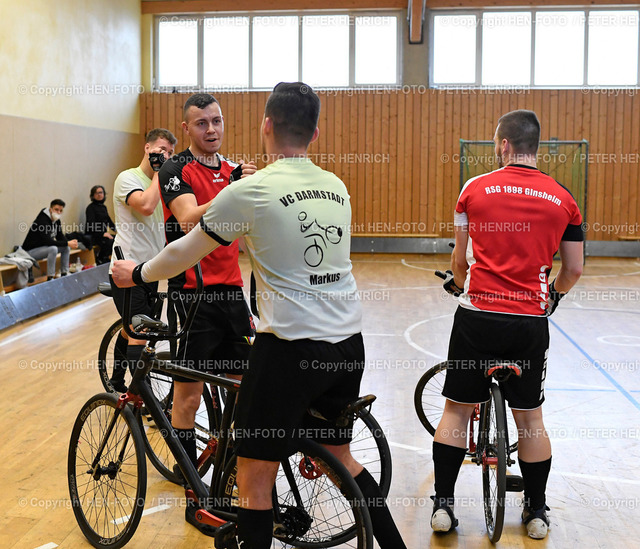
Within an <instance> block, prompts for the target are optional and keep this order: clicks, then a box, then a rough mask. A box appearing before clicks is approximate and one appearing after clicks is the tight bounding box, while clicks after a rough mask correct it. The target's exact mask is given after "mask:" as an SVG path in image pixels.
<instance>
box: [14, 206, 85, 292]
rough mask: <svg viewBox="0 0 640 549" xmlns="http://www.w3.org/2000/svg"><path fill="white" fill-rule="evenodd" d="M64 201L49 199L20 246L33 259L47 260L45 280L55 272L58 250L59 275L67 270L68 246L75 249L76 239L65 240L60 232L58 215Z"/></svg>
mask: <svg viewBox="0 0 640 549" xmlns="http://www.w3.org/2000/svg"><path fill="white" fill-rule="evenodd" d="M64 207H65V203H64V202H63V201H62V200H60V199H59V198H55V199H54V200H52V201H51V204H50V205H49V207H48V208H44V209H43V210H42V211H41V212H40V213H39V214H38V217H36V218H35V220H34V222H33V223H32V224H31V228H30V229H29V232H28V233H27V237H26V238H25V239H24V243H23V244H22V247H23V248H24V249H25V250H26V251H27V252H29V255H30V256H31V257H33V258H34V259H45V258H46V260H47V280H51V279H52V278H54V276H55V274H56V256H57V255H58V252H60V275H61V276H65V275H66V274H67V273H68V272H69V248H73V249H76V248H77V247H78V241H77V240H76V239H75V238H74V239H72V240H69V241H67V238H66V237H65V235H64V233H63V232H62V225H61V224H60V217H61V216H62V212H63V211H64Z"/></svg>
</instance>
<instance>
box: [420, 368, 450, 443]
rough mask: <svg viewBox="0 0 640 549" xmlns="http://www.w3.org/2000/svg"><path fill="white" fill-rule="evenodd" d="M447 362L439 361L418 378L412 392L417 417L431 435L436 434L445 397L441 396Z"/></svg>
mask: <svg viewBox="0 0 640 549" xmlns="http://www.w3.org/2000/svg"><path fill="white" fill-rule="evenodd" d="M446 371H447V362H446V361H445V362H440V363H439V364H436V365H435V366H433V367H432V368H430V369H429V370H427V371H426V372H425V373H424V375H423V376H422V377H421V378H420V379H419V381H418V384H417V385H416V390H415V392H414V394H413V405H414V407H415V409H416V414H418V419H419V420H420V423H422V425H423V427H424V428H425V429H426V430H427V431H429V434H430V435H431V436H434V435H435V434H436V429H437V428H438V423H440V418H442V413H443V411H444V403H445V401H446V399H445V398H444V397H443V396H442V388H443V387H444V378H445V375H446Z"/></svg>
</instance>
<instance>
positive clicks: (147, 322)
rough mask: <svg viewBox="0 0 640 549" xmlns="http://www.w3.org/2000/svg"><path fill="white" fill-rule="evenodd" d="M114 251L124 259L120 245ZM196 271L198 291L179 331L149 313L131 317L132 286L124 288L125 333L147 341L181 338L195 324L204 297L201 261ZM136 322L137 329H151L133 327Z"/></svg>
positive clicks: (123, 324) (123, 316)
mask: <svg viewBox="0 0 640 549" xmlns="http://www.w3.org/2000/svg"><path fill="white" fill-rule="evenodd" d="M113 252H114V253H115V254H116V258H118V259H120V260H124V254H123V253H122V249H121V248H120V246H114V248H113ZM193 269H194V271H195V274H196V293H195V295H194V300H193V303H192V304H191V306H190V307H189V311H188V312H187V318H186V319H185V322H184V324H183V325H182V326H181V327H180V330H179V331H178V332H173V333H172V332H171V331H170V330H169V327H168V326H167V325H166V324H164V323H163V322H160V321H158V320H154V319H152V318H150V317H148V316H147V315H134V316H133V318H132V317H131V288H125V289H124V306H123V310H124V314H123V315H122V327H123V329H124V331H125V333H126V334H127V335H128V336H129V337H131V338H133V339H144V340H145V341H176V340H178V339H180V338H181V337H182V336H183V335H184V334H185V333H186V332H187V331H188V330H189V328H191V324H193V319H194V318H195V316H196V310H197V309H198V303H199V302H200V298H201V297H202V293H203V289H204V284H203V282H202V268H201V267H200V262H198V263H196V264H195V265H194V268H193ZM134 324H135V328H136V329H145V330H149V331H146V332H144V333H143V332H138V331H135V330H132V329H131V325H134Z"/></svg>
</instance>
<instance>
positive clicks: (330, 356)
mask: <svg viewBox="0 0 640 549" xmlns="http://www.w3.org/2000/svg"><path fill="white" fill-rule="evenodd" d="M363 371H364V344H363V341H362V335H361V334H355V335H353V336H351V337H349V338H347V339H345V340H344V341H341V342H339V343H327V342H326V341H314V340H310V339H299V340H294V341H286V340H283V339H279V338H277V337H276V336H275V335H273V334H266V333H260V334H258V335H257V336H256V341H255V343H254V344H253V347H252V349H251V356H250V359H249V371H248V372H247V373H246V374H245V376H244V377H243V378H242V384H241V388H240V396H239V399H238V409H237V413H236V422H235V430H234V433H235V437H236V441H237V449H238V455H239V456H242V457H246V458H253V459H260V460H265V461H281V460H282V459H285V458H286V457H287V456H289V455H291V454H292V453H294V452H295V450H296V443H295V441H296V440H297V439H299V438H311V439H313V440H316V441H317V442H320V443H324V444H332V445H340V444H348V443H349V442H350V441H351V436H352V425H348V426H346V427H336V424H335V419H336V418H337V417H338V416H339V415H340V412H342V411H343V410H344V408H345V407H346V405H347V404H349V403H350V402H352V401H354V400H356V399H357V398H358V396H359V393H360V380H361V379H362V373H363ZM309 409H315V410H317V411H318V412H320V414H321V415H322V416H323V417H325V418H327V419H328V420H333V421H327V420H322V419H318V418H316V417H312V416H311V415H309V413H308V410H309Z"/></svg>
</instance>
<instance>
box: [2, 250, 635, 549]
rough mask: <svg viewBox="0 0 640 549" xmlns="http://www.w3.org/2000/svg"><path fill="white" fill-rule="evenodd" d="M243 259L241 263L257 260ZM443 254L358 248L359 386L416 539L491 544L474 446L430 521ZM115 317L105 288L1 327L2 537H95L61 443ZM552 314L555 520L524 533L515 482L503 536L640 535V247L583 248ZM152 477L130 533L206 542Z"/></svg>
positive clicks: (60, 542) (443, 309)
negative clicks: (446, 524)
mask: <svg viewBox="0 0 640 549" xmlns="http://www.w3.org/2000/svg"><path fill="white" fill-rule="evenodd" d="M241 261H242V266H243V272H244V274H245V275H246V274H247V273H248V261H247V260H246V258H242V260H241ZM447 262H448V259H447V257H445V256H426V255H365V254H358V255H355V256H354V258H353V263H354V272H355V275H356V278H357V280H358V285H359V287H360V289H361V290H362V291H363V304H364V312H365V316H364V335H365V342H366V347H367V372H366V374H365V377H364V381H363V387H362V393H363V394H365V393H368V392H373V393H375V394H377V395H378V400H377V402H376V403H375V405H374V408H373V411H374V414H375V415H376V417H377V418H378V420H379V422H380V423H381V425H382V427H383V428H384V430H385V432H386V434H387V438H388V439H389V441H390V443H391V449H392V453H393V460H394V461H393V465H394V475H393V483H392V488H391V493H390V496H389V503H390V506H391V509H392V512H393V514H394V516H395V518H396V520H397V523H398V525H399V528H400V530H401V532H402V533H403V535H404V537H405V540H406V542H407V546H408V547H409V548H411V549H417V548H422V547H428V546H431V547H465V548H467V547H470V548H476V547H490V543H489V542H488V540H487V538H486V535H485V529H484V521H483V514H482V513H483V511H482V499H481V498H482V484H481V475H480V470H479V469H478V468H477V467H476V466H475V465H473V464H471V463H470V462H468V461H467V462H465V464H464V465H463V467H462V470H461V472H460V477H459V480H458V484H457V492H456V496H457V498H458V503H457V504H456V514H457V516H458V518H459V520H460V526H459V527H458V529H457V531H456V532H455V533H452V534H449V535H447V536H439V535H435V534H432V532H431V529H430V527H429V516H430V510H431V500H429V496H430V495H431V494H432V493H433V467H432V461H431V443H432V440H431V437H430V436H429V435H428V433H427V432H426V431H425V430H424V429H423V428H422V426H421V425H420V423H419V422H418V419H417V417H416V415H415V412H414V410H413V391H414V388H415V385H416V382H417V381H418V379H419V378H420V376H421V375H422V373H423V372H424V371H425V370H426V369H427V368H429V367H430V366H432V365H433V364H435V363H436V362H439V361H441V360H442V359H443V358H444V356H445V353H446V349H447V343H448V337H449V331H450V329H451V323H452V315H453V312H454V310H455V307H456V305H455V302H454V300H453V299H452V298H450V297H449V296H448V295H447V294H444V293H443V291H442V290H441V287H440V284H439V282H438V280H437V279H436V278H435V277H434V276H433V275H432V271H433V270H434V269H436V268H440V269H442V268H446V266H447ZM115 319H116V311H115V308H114V306H113V303H112V302H111V301H110V300H109V299H107V298H104V297H102V296H99V295H97V296H93V297H90V298H88V299H85V300H83V301H81V302H78V303H75V304H72V305H69V306H66V307H64V308H62V309H60V310H58V311H55V312H53V313H50V314H48V315H46V316H43V317H42V318H38V319H35V320H32V321H29V322H26V323H24V324H22V325H20V326H16V327H13V328H10V329H8V330H6V331H4V332H2V333H1V334H0V357H1V362H0V387H2V392H3V397H4V402H3V407H2V408H3V410H2V414H1V416H0V433H1V442H2V444H1V445H0V486H2V489H1V490H0V509H2V514H1V516H0V547H2V548H10V547H11V548H21V549H22V548H24V549H34V548H47V549H49V548H54V547H63V548H76V547H89V544H88V542H87V541H86V540H85V539H84V537H83V535H82V534H81V532H80V530H79V528H78V527H77V525H76V523H75V520H74V517H73V512H72V510H71V508H70V504H69V499H68V489H67V480H66V474H65V471H66V459H67V445H68V441H69V436H70V432H71V426H72V424H73V422H74V420H75V417H76V414H77V412H78V410H79V409H80V407H81V406H82V404H83V403H84V402H85V401H86V400H87V399H88V398H89V396H91V395H92V394H94V393H96V392H100V391H101V390H102V387H101V384H100V381H99V379H98V374H97V371H96V369H95V359H96V355H97V349H98V344H99V341H100V339H101V338H102V335H103V333H104V332H105V330H106V328H107V327H108V326H109V325H110V324H111V323H112V322H113V321H114V320H115ZM550 320H551V350H550V355H549V369H548V378H547V383H546V396H547V401H546V403H545V405H544V410H545V418H546V425H547V429H548V430H549V432H550V436H551V439H552V444H553V465H552V471H551V476H550V478H549V485H548V490H547V499H548V504H549V506H550V507H551V509H552V510H551V513H550V518H551V530H550V533H549V536H548V537H547V539H546V540H544V541H533V540H530V539H528V538H527V537H526V533H525V530H524V528H523V527H522V526H521V525H520V519H519V516H520V509H519V504H520V502H519V500H520V494H512V495H511V497H510V499H509V501H508V508H507V511H506V516H505V528H504V533H503V536H502V539H501V541H500V542H499V544H498V546H499V547H514V548H521V547H524V548H529V547H536V548H543V547H545V548H562V549H566V548H574V547H575V548H578V547H579V548H583V547H590V548H591V547H598V548H612V549H613V548H616V549H617V548H621V547H629V548H631V547H637V543H638V542H637V540H638V539H639V538H640V521H638V517H639V516H640V515H639V511H638V509H639V508H640V496H639V495H638V494H639V493H640V477H639V475H638V468H639V466H638V463H640V444H639V440H638V439H640V374H639V371H640V261H638V260H633V259H603V258H590V259H588V260H587V263H586V268H585V272H584V276H583V278H582V279H581V281H580V283H579V284H578V286H577V287H576V288H575V289H574V290H573V292H572V293H571V294H570V296H569V297H567V298H566V299H565V300H564V301H563V302H562V304H561V305H560V308H559V309H558V311H557V312H556V314H554V316H553V317H552V318H551V319H550ZM496 337H499V334H496ZM148 476H149V486H148V490H147V504H146V507H147V508H152V510H153V509H155V510H158V509H164V510H158V511H157V512H154V513H152V514H149V515H146V516H145V517H144V518H143V519H142V521H141V523H140V526H139V527H138V531H137V532H136V535H135V536H134V538H133V540H132V541H131V543H130V544H129V545H128V547H131V548H132V549H134V548H136V549H143V548H154V549H160V548H187V547H188V548H191V549H197V548H204V547H213V540H212V539H211V538H207V537H205V536H202V535H200V534H199V533H198V532H197V531H196V530H195V529H194V528H192V527H191V526H189V525H187V524H186V523H185V522H184V518H183V516H184V515H183V513H184V508H183V507H182V505H183V491H182V490H181V489H180V488H178V487H177V486H175V485H172V484H170V483H169V482H166V481H164V480H163V478H162V477H160V475H159V474H158V473H157V472H156V471H155V470H154V469H153V467H152V466H151V465H150V464H149V472H148ZM163 506H164V507H163Z"/></svg>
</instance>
